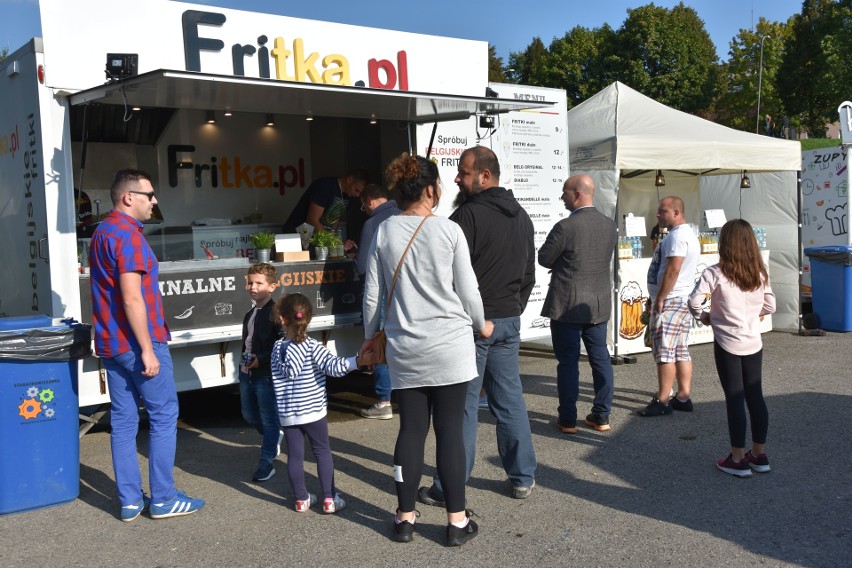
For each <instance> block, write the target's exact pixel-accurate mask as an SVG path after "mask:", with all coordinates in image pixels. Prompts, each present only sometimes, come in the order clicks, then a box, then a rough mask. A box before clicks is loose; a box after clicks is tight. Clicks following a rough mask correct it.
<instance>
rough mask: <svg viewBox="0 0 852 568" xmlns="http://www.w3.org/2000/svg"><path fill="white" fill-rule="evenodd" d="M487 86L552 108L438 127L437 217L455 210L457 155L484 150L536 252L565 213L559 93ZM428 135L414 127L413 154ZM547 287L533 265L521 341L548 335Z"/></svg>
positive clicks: (563, 112)
mask: <svg viewBox="0 0 852 568" xmlns="http://www.w3.org/2000/svg"><path fill="white" fill-rule="evenodd" d="M489 86H490V88H491V89H492V90H494V91H496V92H497V96H498V97H499V98H501V99H514V100H519V101H535V102H544V101H547V102H552V103H554V104H553V106H552V107H547V108H542V109H536V110H524V111H516V112H510V113H508V114H501V115H498V116H495V117H493V119H494V125H493V127H486V126H485V125H483V124H480V121H479V117H472V118H470V119H468V120H466V121H455V122H447V123H442V124H439V125H438V129H437V131H436V133H435V139H434V142H433V144H432V148H431V154H430V157H431V159H432V160H433V161H434V162H435V163H436V164H437V165H438V171H439V173H440V176H441V181H442V182H443V185H444V194H443V196H442V198H441V203H440V205H439V207H438V211H437V213H438V214H439V215H445V216H449V215H450V214H451V213H452V212H453V211H454V210H455V208H456V202H455V200H456V197H457V195H458V188H457V187H455V183H454V182H453V180H454V179H455V177H456V174H457V173H458V164H459V157H460V156H461V153H462V152H463V151H464V150H465V149H466V148H469V147H471V146H477V145H480V146H487V147H489V148H491V149H492V150H493V151H494V153H495V154H496V155H497V158H498V160H499V161H500V185H501V186H503V187H505V188H507V189H510V190H512V192H513V193H514V195H515V197H516V198H517V200H518V202H519V203H520V204H521V206H523V207H524V209H526V211H527V213H528V214H529V216H530V219H531V220H532V222H533V226H534V227H535V248H536V251H538V248H539V247H540V246H541V244H542V243H543V242H544V239H545V238H546V237H547V234H548V233H549V232H550V230H551V229H552V228H553V225H554V224H556V223H557V222H558V221H560V220H561V219H562V218H564V217H565V216H566V215H567V214H568V211H566V210H565V208H564V206H563V204H562V201H561V200H560V197H561V195H562V184H563V182H564V181H565V180H566V179H567V178H568V176H569V170H568V119H567V98H566V95H565V91H562V90H560V89H546V88H542V87H529V86H525V85H507V84H502V83H491V84H490V85H489ZM431 136H432V125H431V124H425V125H421V126H418V127H417V141H418V145H417V153H418V154H420V155H423V156H425V155H426V153H427V151H428V150H429V140H430V138H431ZM549 283H550V275H549V274H548V271H547V270H546V269H544V268H542V267H540V266H538V263H537V262H536V284H535V288H534V289H533V291H532V294H531V295H530V300H529V303H528V304H527V308H526V310H525V311H524V313H523V315H522V316H521V339H522V340H525V341H526V340H531V339H536V338H539V337H544V336H549V335H550V329H549V327H550V320H549V319H548V318H544V317H541V315H540V314H541V306H542V304H543V303H544V298H545V297H546V296H547V287H548V285H549Z"/></svg>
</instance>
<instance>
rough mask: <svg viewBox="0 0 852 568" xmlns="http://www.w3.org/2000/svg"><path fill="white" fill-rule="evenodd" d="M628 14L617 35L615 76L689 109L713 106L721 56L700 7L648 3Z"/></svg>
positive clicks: (670, 103) (642, 90) (640, 89)
mask: <svg viewBox="0 0 852 568" xmlns="http://www.w3.org/2000/svg"><path fill="white" fill-rule="evenodd" d="M627 14H628V16H627V19H626V20H625V21H624V24H622V26H621V28H619V29H618V31H617V32H616V36H615V49H614V51H613V53H614V55H613V56H612V58H611V63H612V73H613V76H614V77H616V78H618V79H619V80H621V81H623V82H625V83H627V84H628V85H630V86H631V87H633V88H634V89H636V90H638V91H640V92H642V93H643V94H645V95H647V96H649V97H652V98H654V99H656V100H657V101H659V102H661V103H663V104H666V105H669V106H672V107H674V108H677V109H679V110H682V111H685V112H690V113H695V112H698V111H700V110H703V109H706V108H707V107H709V105H710V103H711V102H712V100H713V95H714V92H713V89H714V86H715V77H716V71H717V67H716V65H717V61H718V57H717V56H716V48H715V46H714V45H713V41H712V40H711V39H710V36H709V34H708V33H707V30H706V29H705V28H704V22H703V21H702V20H701V19H700V18H699V17H698V14H697V13H696V12H695V10H693V9H692V8H688V7H686V6H684V4H683V2H681V3H679V4H678V5H677V6H675V7H674V8H672V9H671V10H668V9H666V8H663V7H658V6H655V5H654V4H648V5H647V6H642V7H640V8H636V9H632V10H630V9H628V10H627Z"/></svg>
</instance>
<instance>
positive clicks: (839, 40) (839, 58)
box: [822, 0, 852, 121]
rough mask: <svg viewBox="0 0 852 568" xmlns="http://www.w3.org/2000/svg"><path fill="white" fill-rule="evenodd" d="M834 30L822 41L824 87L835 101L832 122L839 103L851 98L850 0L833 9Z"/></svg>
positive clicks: (851, 43) (851, 26) (851, 47)
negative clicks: (824, 74) (824, 67)
mask: <svg viewBox="0 0 852 568" xmlns="http://www.w3.org/2000/svg"><path fill="white" fill-rule="evenodd" d="M833 21H834V23H835V28H834V30H833V31H832V33H830V34H828V35H826V37H825V38H824V39H823V42H822V47H823V49H824V51H825V62H826V71H828V76H827V77H826V79H825V81H826V83H825V87H826V91H827V93H828V96H829V97H834V99H835V101H834V104H833V108H832V109H831V113H832V121H834V120H836V119H837V114H836V112H837V107H838V106H839V105H840V103H841V102H843V101H846V100H849V99H850V98H852V93H850V92H849V86H850V85H852V64H850V62H849V58H850V57H852V0H841V1H840V2H838V4H837V5H836V6H835V8H834V14H833ZM829 103H831V100H829Z"/></svg>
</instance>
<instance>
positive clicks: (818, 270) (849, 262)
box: [805, 245, 852, 331]
mask: <svg viewBox="0 0 852 568" xmlns="http://www.w3.org/2000/svg"><path fill="white" fill-rule="evenodd" d="M805 254H806V255H808V257H809V258H810V259H811V295H812V300H813V309H814V314H816V316H817V319H819V326H820V327H821V328H822V329H827V330H829V331H852V246H848V245H835V246H823V247H809V248H806V249H805Z"/></svg>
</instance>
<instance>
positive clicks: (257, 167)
mask: <svg viewBox="0 0 852 568" xmlns="http://www.w3.org/2000/svg"><path fill="white" fill-rule="evenodd" d="M194 152H195V146H194V145H192V144H169V146H168V147H167V148H166V162H167V168H168V174H169V186H170V187H177V186H178V173H179V172H180V171H181V170H185V171H189V172H191V173H192V175H193V177H194V179H195V187H197V188H201V187H203V186H204V184H205V180H206V181H207V183H208V184H209V186H210V187H213V188H218V187H223V188H226V189H240V188H245V189H252V188H258V189H267V188H269V189H272V188H275V189H278V193H279V194H281V195H284V193H285V190H286V189H287V188H288V187H305V160H304V159H302V158H299V160H298V161H297V162H296V163H295V164H291V165H283V164H282V165H279V166H275V167H273V166H269V165H266V164H254V163H252V162H249V161H247V160H244V159H243V158H241V157H240V156H218V157H217V156H211V157H210V160H209V162H207V163H203V162H202V163H197V162H195V161H194V160H193V159H192V154H193V153H194Z"/></svg>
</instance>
